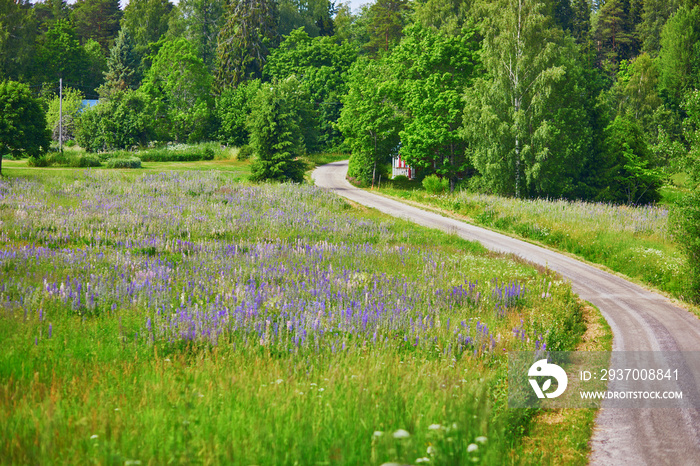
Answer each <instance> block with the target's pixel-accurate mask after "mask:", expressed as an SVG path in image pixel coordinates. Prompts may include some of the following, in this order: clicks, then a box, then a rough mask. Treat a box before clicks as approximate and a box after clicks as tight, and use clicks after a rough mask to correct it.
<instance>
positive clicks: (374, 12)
mask: <svg viewBox="0 0 700 466" xmlns="http://www.w3.org/2000/svg"><path fill="white" fill-rule="evenodd" d="M407 14H408V2H407V0H377V1H376V3H373V4H372V5H371V6H370V7H369V16H370V21H369V25H368V28H367V31H368V34H369V42H368V43H367V44H365V49H367V50H368V51H369V52H370V53H373V54H375V53H377V52H378V51H379V50H385V51H387V50H389V49H390V48H391V47H393V46H394V45H396V44H398V43H399V41H400V40H401V37H402V35H403V34H402V32H401V31H402V30H403V27H404V26H405V25H406V22H407Z"/></svg>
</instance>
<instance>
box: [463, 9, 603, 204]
mask: <svg viewBox="0 0 700 466" xmlns="http://www.w3.org/2000/svg"><path fill="white" fill-rule="evenodd" d="M549 12H551V5H549V4H548V3H547V2H542V1H538V0H500V1H497V2H492V3H488V4H487V5H486V12H485V15H484V16H485V19H484V24H483V28H482V30H483V34H484V42H483V52H482V59H483V62H484V66H485V69H486V72H487V76H486V77H483V78H480V79H478V80H477V81H476V82H475V85H474V86H473V87H472V88H470V89H469V90H468V91H467V93H466V96H465V99H466V107H465V113H464V126H465V130H464V134H465V137H466V139H467V141H468V143H469V144H470V148H471V150H472V153H473V163H474V166H475V168H476V169H477V170H478V171H479V172H480V174H481V176H482V177H483V180H484V181H485V183H486V185H487V186H489V187H490V189H491V190H492V191H495V192H498V193H502V194H510V195H515V196H516V197H520V196H522V195H523V194H526V195H530V196H547V195H548V196H566V195H571V194H570V193H571V191H572V189H573V184H574V183H575V180H576V179H577V178H578V176H579V174H580V171H581V167H582V165H583V163H584V162H585V157H586V154H587V152H588V147H589V144H590V130H589V127H588V125H587V120H588V115H587V114H586V112H585V111H584V107H583V104H582V101H581V100H582V99H583V97H584V96H585V90H584V88H583V85H582V73H581V70H580V65H579V59H578V56H577V53H576V48H575V46H574V44H573V40H572V39H571V38H567V37H565V36H564V34H563V31H562V30H561V29H560V28H558V27H556V26H555V25H554V24H553V21H552V18H551V16H550V15H549Z"/></svg>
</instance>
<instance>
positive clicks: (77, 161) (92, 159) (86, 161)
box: [68, 154, 102, 168]
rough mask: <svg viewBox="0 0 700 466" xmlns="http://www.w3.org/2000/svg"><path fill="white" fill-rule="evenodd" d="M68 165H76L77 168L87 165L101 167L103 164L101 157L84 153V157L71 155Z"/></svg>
mask: <svg viewBox="0 0 700 466" xmlns="http://www.w3.org/2000/svg"><path fill="white" fill-rule="evenodd" d="M68 166H69V167H76V168H86V167H101V166H102V164H101V163H100V159H99V157H97V156H96V155H94V154H86V155H83V156H82V157H79V156H78V157H69V159H68Z"/></svg>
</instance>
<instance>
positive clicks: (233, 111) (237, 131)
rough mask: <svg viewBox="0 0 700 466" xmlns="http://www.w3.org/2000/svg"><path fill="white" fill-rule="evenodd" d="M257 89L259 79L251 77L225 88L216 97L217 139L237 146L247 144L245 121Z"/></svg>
mask: <svg viewBox="0 0 700 466" xmlns="http://www.w3.org/2000/svg"><path fill="white" fill-rule="evenodd" d="M259 90H260V80H259V79H251V80H250V81H246V82H243V83H241V84H240V85H238V87H229V88H227V89H226V90H224V92H222V93H221V95H220V96H219V97H217V99H216V116H217V118H218V122H219V140H220V141H221V142H222V143H224V144H230V145H233V146H238V147H240V146H243V145H246V144H248V137H249V134H248V128H247V126H246V121H247V120H248V116H249V115H250V112H251V110H252V104H253V99H254V98H255V96H256V95H257V93H258V91H259Z"/></svg>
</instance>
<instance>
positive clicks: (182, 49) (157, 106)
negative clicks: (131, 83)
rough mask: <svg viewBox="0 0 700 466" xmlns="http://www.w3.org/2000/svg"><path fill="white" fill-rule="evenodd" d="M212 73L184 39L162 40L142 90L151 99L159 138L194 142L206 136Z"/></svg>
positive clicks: (211, 106) (211, 107) (210, 112)
mask: <svg viewBox="0 0 700 466" xmlns="http://www.w3.org/2000/svg"><path fill="white" fill-rule="evenodd" d="M211 83H212V77H211V75H210V74H209V70H208V69H207V67H206V66H205V65H204V62H203V61H202V59H201V58H199V57H198V56H197V55H196V53H195V49H194V47H193V46H192V44H190V42H188V41H187V40H186V39H183V38H180V39H176V40H173V41H164V43H163V44H162V46H161V47H160V50H159V51H158V55H156V57H155V58H154V59H153V64H152V65H151V68H150V69H149V70H148V74H146V76H145V78H144V80H143V85H142V86H141V91H143V92H144V93H145V94H147V95H148V96H149V98H150V99H151V102H152V105H153V109H154V115H153V116H154V117H155V119H156V128H157V131H158V132H159V138H158V139H159V140H168V139H171V138H172V139H175V140H176V141H188V142H195V141H201V140H204V139H205V138H207V137H208V136H209V132H210V130H211V126H212V118H213V114H214V99H213V98H212V97H211Z"/></svg>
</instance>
